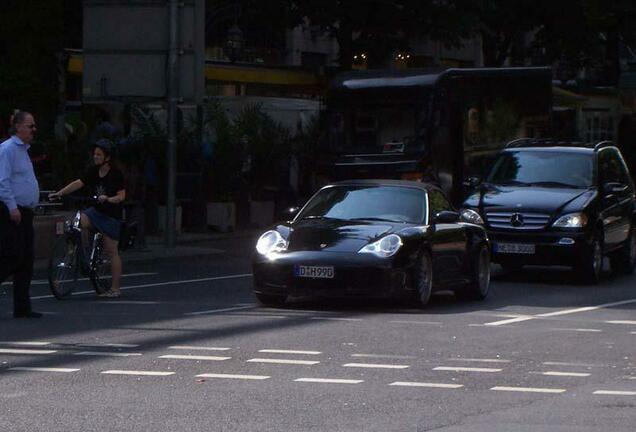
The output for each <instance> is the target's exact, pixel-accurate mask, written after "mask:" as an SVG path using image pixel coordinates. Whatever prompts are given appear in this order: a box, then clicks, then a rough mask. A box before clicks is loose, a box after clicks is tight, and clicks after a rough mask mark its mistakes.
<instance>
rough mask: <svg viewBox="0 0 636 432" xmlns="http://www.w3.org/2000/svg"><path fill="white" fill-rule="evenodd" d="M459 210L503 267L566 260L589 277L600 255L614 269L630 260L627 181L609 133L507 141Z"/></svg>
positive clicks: (629, 267)
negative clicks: (589, 138) (586, 140)
mask: <svg viewBox="0 0 636 432" xmlns="http://www.w3.org/2000/svg"><path fill="white" fill-rule="evenodd" d="M473 182H474V183H476V181H475V180H473ZM462 218H463V219H464V220H466V221H469V222H472V223H477V224H481V225H483V226H484V227H485V228H486V230H487V231H488V235H489V237H490V238H491V241H492V252H493V261H494V262H498V263H500V264H501V265H502V266H503V267H504V268H507V269H509V270H518V269H520V268H521V267H522V266H523V265H526V264H538V265H569V266H572V267H573V268H574V269H575V271H576V272H577V273H578V274H579V275H580V276H581V277H582V278H583V280H584V281H588V282H593V283H595V282H597V281H598V280H599V277H600V274H601V270H602V266H603V256H609V258H610V261H611V266H612V270H614V271H617V272H621V273H632V272H633V271H634V267H635V266H636V203H635V195H634V183H633V181H632V179H631V177H630V175H629V171H628V169H627V166H626V165H625V162H624V160H623V158H622V156H621V154H620V151H619V150H618V149H617V148H616V147H614V146H613V145H612V143H611V142H610V141H603V142H600V143H598V144H596V145H594V144H583V143H576V142H555V141H550V140H534V139H520V140H516V141H513V142H511V143H509V145H508V146H507V148H506V149H505V150H503V151H502V152H501V153H500V154H499V156H498V158H497V159H496V161H495V163H494V165H493V167H492V170H491V171H490V173H489V174H488V176H487V177H486V178H485V179H484V181H483V182H481V184H479V185H478V186H477V187H476V189H475V190H474V192H473V193H472V194H471V195H470V196H469V197H468V198H467V199H466V201H465V202H464V205H463V210H462Z"/></svg>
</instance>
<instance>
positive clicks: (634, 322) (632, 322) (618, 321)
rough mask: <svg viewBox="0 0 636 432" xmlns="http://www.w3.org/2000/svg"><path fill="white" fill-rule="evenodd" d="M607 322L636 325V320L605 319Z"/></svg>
mask: <svg viewBox="0 0 636 432" xmlns="http://www.w3.org/2000/svg"><path fill="white" fill-rule="evenodd" d="M605 322H606V323H608V324H625V325H636V321H626V320H616V321H605Z"/></svg>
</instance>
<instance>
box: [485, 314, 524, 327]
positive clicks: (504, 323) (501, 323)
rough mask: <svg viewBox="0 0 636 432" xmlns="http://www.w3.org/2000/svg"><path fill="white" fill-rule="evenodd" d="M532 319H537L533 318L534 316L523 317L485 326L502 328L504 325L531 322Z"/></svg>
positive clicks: (494, 322)
mask: <svg viewBox="0 0 636 432" xmlns="http://www.w3.org/2000/svg"><path fill="white" fill-rule="evenodd" d="M531 319H535V317H533V316H523V317H517V318H510V319H506V320H501V321H493V322H489V323H486V324H484V325H485V326H502V325H506V324H514V323H518V322H522V321H529V320H531Z"/></svg>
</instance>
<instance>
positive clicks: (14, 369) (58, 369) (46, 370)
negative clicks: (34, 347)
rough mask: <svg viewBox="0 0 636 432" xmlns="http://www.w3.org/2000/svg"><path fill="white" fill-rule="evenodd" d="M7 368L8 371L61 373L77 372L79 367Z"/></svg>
mask: <svg viewBox="0 0 636 432" xmlns="http://www.w3.org/2000/svg"><path fill="white" fill-rule="evenodd" d="M7 370H10V371H27V372H61V373H71V372H77V371H78V370H79V369H68V368H45V367H12V368H9V369H7Z"/></svg>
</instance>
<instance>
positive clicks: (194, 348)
mask: <svg viewBox="0 0 636 432" xmlns="http://www.w3.org/2000/svg"><path fill="white" fill-rule="evenodd" d="M168 349H173V350H190V351H229V350H230V348H225V347H203V346H190V345H174V346H170V347H168Z"/></svg>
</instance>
